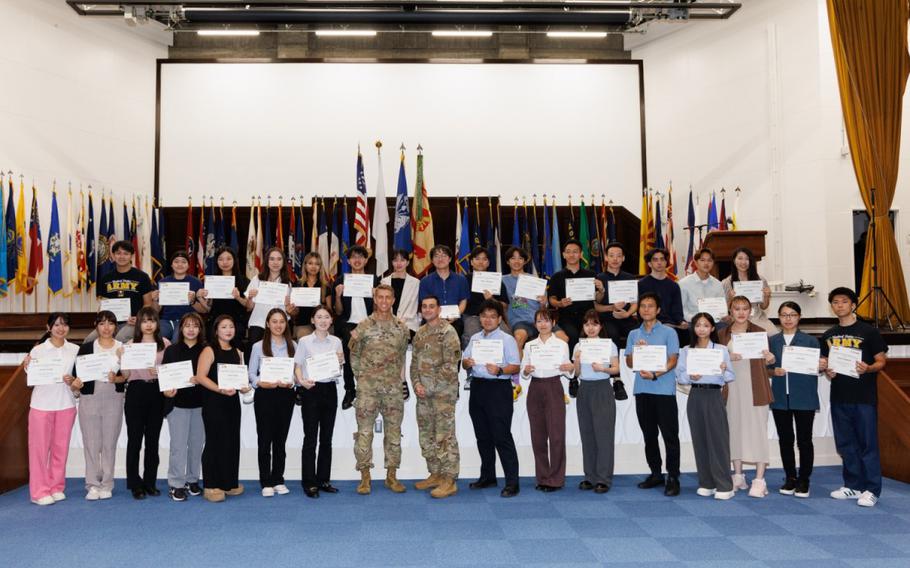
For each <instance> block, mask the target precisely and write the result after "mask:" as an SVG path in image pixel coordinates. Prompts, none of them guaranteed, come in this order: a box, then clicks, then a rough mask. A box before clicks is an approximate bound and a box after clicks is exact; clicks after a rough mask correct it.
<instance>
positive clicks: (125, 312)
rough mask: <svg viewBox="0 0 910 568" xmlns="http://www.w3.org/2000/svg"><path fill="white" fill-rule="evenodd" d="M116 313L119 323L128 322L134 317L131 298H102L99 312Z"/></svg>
mask: <svg viewBox="0 0 910 568" xmlns="http://www.w3.org/2000/svg"><path fill="white" fill-rule="evenodd" d="M104 310H107V311H110V312H114V316H115V317H116V318H117V321H118V322H119V321H126V320H128V319H130V316H132V315H133V308H132V305H131V304H130V299H129V298H101V305H100V306H99V311H104Z"/></svg>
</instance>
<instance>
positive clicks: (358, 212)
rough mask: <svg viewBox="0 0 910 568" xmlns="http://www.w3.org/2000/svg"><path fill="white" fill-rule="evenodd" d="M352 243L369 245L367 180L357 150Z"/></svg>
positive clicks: (361, 158)
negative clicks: (355, 201)
mask: <svg viewBox="0 0 910 568" xmlns="http://www.w3.org/2000/svg"><path fill="white" fill-rule="evenodd" d="M354 244H357V245H360V246H362V247H367V248H369V246H370V208H369V206H368V205H367V182H366V179H365V178H364V176H363V156H362V155H361V154H360V149H359V148H358V150H357V207H356V208H355V210H354Z"/></svg>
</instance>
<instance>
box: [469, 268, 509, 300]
mask: <svg viewBox="0 0 910 568" xmlns="http://www.w3.org/2000/svg"><path fill="white" fill-rule="evenodd" d="M501 289H502V273H500V272H480V271H478V272H474V273H473V274H472V275H471V292H476V293H478V294H483V293H484V291H489V292H490V293H491V294H493V295H494V296H496V295H498V294H499V291H500V290H501Z"/></svg>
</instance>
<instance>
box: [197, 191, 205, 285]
mask: <svg viewBox="0 0 910 568" xmlns="http://www.w3.org/2000/svg"><path fill="white" fill-rule="evenodd" d="M205 238H206V237H205V198H202V207H200V208H199V238H198V239H196V275H197V276H203V275H204V274H205V246H206V240H205Z"/></svg>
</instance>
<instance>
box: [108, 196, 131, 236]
mask: <svg viewBox="0 0 910 568" xmlns="http://www.w3.org/2000/svg"><path fill="white" fill-rule="evenodd" d="M123 240H124V241H132V240H133V233H132V232H131V231H130V213H129V211H128V210H127V208H126V199H124V200H123ZM110 244H113V243H110Z"/></svg>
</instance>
